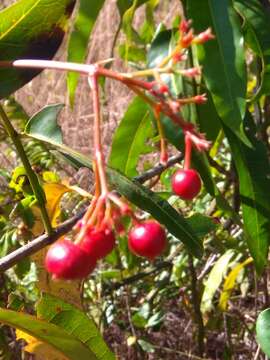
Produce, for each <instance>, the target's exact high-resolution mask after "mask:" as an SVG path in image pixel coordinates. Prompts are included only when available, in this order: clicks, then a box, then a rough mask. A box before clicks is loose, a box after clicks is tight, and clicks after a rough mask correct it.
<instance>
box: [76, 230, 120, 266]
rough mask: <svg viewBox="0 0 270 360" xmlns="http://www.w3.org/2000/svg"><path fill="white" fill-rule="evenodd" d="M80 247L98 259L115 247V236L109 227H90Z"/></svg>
mask: <svg viewBox="0 0 270 360" xmlns="http://www.w3.org/2000/svg"><path fill="white" fill-rule="evenodd" d="M80 247H81V249H83V250H84V251H85V252H86V253H87V254H89V255H91V256H92V257H94V258H95V259H97V260H99V259H102V258H104V257H105V256H107V255H108V254H109V253H110V252H112V250H113V248H114V247H115V236H114V233H113V231H112V230H111V229H108V228H107V229H104V230H97V229H94V228H92V229H90V230H89V231H88V232H87V234H86V236H85V237H84V239H83V240H82V242H81V243H80Z"/></svg>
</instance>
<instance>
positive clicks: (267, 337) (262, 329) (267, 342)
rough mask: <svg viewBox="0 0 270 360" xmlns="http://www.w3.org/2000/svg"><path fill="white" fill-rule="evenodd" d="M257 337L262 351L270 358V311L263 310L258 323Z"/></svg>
mask: <svg viewBox="0 0 270 360" xmlns="http://www.w3.org/2000/svg"><path fill="white" fill-rule="evenodd" d="M256 335H257V336H256V337H257V342H258V344H259V345H260V347H261V349H262V351H263V352H264V353H265V354H266V355H267V356H268V357H270V309H265V310H263V311H262V312H261V313H260V314H259V316H258V318H257V321H256Z"/></svg>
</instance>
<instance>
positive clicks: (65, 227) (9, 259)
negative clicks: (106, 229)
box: [0, 154, 183, 276]
mask: <svg viewBox="0 0 270 360" xmlns="http://www.w3.org/2000/svg"><path fill="white" fill-rule="evenodd" d="M182 159H183V155H182V154H180V155H177V156H173V157H171V158H170V159H169V160H168V163H167V165H160V164H159V165H157V166H155V167H154V168H152V169H150V170H148V171H146V172H145V173H143V174H141V175H139V176H136V178H135V179H136V180H137V181H138V182H140V183H144V182H145V181H147V180H149V179H151V178H152V177H154V176H156V175H158V174H161V173H162V172H163V171H164V170H165V169H167V168H168V167H171V166H173V165H175V164H176V163H178V162H179V161H181V160H182ZM84 213H85V211H82V212H80V213H79V214H77V215H76V216H74V217H72V218H71V219H69V220H68V221H66V222H64V223H63V224H61V225H60V226H58V227H57V228H55V229H54V230H53V232H52V234H51V235H46V234H44V235H42V236H39V237H37V238H35V239H34V240H32V241H31V242H29V243H28V244H26V245H23V246H21V247H20V248H19V249H17V250H15V251H13V252H12V253H10V254H8V255H6V256H4V257H3V258H1V259H0V273H1V272H3V271H6V270H7V269H9V268H11V267H12V266H14V265H15V264H17V263H18V262H19V261H20V260H22V259H24V258H26V257H28V256H30V255H33V254H35V253H36V252H38V251H39V250H41V249H43V248H44V247H46V246H47V245H49V244H52V243H53V242H54V241H56V240H57V239H58V238H59V237H61V236H62V235H64V234H66V233H67V232H69V231H70V230H71V229H72V227H73V226H74V225H75V224H76V222H77V221H78V220H80V219H81V218H82V217H83V215H84ZM138 275H139V274H138ZM145 276H147V275H145Z"/></svg>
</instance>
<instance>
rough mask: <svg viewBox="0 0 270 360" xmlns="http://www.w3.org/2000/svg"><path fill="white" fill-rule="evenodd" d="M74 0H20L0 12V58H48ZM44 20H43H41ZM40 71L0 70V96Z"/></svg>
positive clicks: (63, 30) (64, 26) (62, 30)
mask: <svg viewBox="0 0 270 360" xmlns="http://www.w3.org/2000/svg"><path fill="white" fill-rule="evenodd" d="M74 4H75V0H20V1H17V2H16V3H15V4H13V5H11V6H9V7H7V8H5V9H4V10H2V11H1V12H0V61H1V60H4V61H6V60H9V61H12V60H16V59H45V60H49V59H52V58H53V56H54V55H55V53H56V51H57V49H58V48H59V46H60V44H61V42H62V40H63V37H64V35H65V32H66V24H67V20H68V18H69V17H70V15H71V13H72V10H73V7H74ZM45 20H46V21H45ZM39 72H40V70H29V69H27V70H25V69H14V68H13V69H3V68H1V69H0V98H3V97H6V96H8V95H10V94H11V93H13V92H14V91H16V90H17V89H19V88H20V87H22V86H23V85H25V84H26V83H27V82H28V81H30V80H31V79H32V78H33V77H34V76H36V75H37V74H38V73H39Z"/></svg>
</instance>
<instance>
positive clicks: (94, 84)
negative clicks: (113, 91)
mask: <svg viewBox="0 0 270 360" xmlns="http://www.w3.org/2000/svg"><path fill="white" fill-rule="evenodd" d="M89 85H90V87H91V89H92V92H93V108H94V114H95V121H94V148H95V159H96V166H97V172H98V175H99V180H100V187H101V196H102V197H107V196H108V186H107V181H106V174H105V164H104V156H103V151H102V140H101V131H100V126H101V113H100V103H99V88H98V73H97V72H96V73H95V74H93V75H91V76H89Z"/></svg>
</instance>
